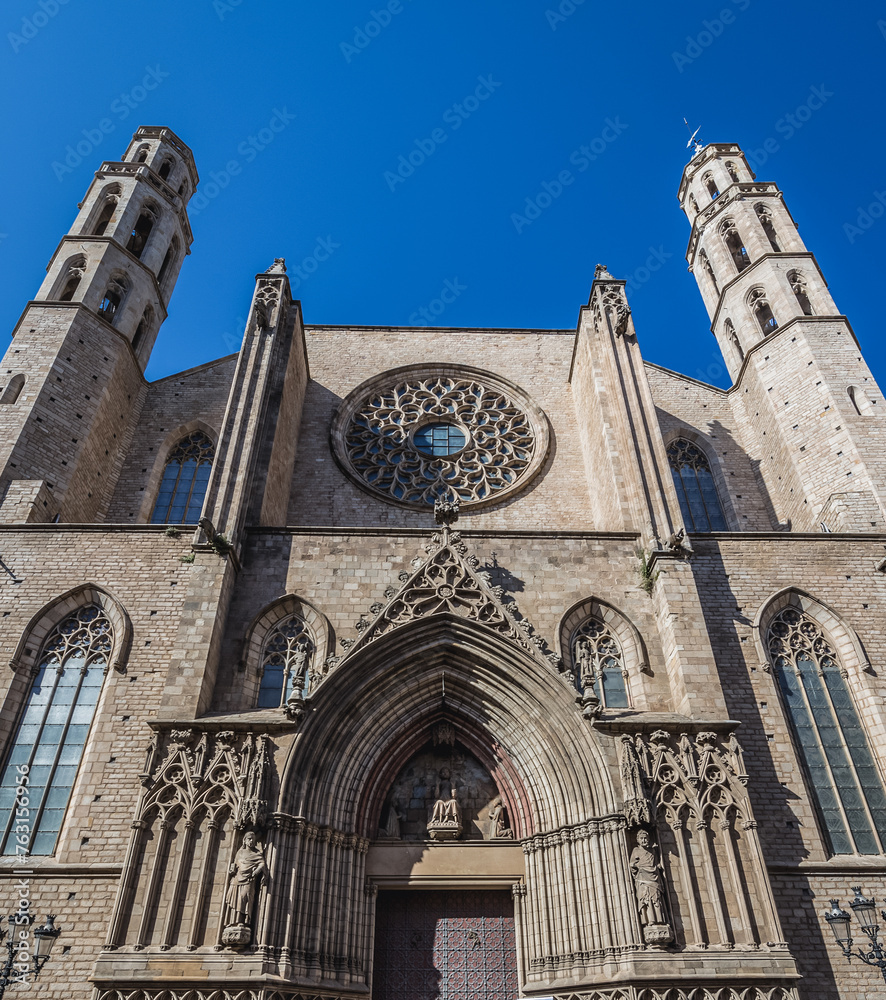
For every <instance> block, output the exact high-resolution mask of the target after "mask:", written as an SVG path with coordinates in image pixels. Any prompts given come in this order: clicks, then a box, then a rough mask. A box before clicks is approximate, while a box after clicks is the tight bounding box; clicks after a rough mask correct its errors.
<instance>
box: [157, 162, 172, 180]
mask: <svg viewBox="0 0 886 1000" xmlns="http://www.w3.org/2000/svg"><path fill="white" fill-rule="evenodd" d="M172 165H173V164H172V160H169V159H166V160H164V161H163V162H162V163H161V164H160V169H159V170H158V171H157V173H158V174H159V175H160V176H161V178H162V179H163V180H164V181H165V180H167V179H168V178H169V175H170V173H171V172H172Z"/></svg>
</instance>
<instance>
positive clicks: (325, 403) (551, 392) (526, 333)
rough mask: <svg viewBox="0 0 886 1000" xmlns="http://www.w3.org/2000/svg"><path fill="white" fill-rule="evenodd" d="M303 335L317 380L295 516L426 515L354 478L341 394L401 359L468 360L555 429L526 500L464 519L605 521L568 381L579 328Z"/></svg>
mask: <svg viewBox="0 0 886 1000" xmlns="http://www.w3.org/2000/svg"><path fill="white" fill-rule="evenodd" d="M305 336H306V341H307V353H308V365H309V371H310V377H311V381H310V382H309V383H308V388H307V393H306V396H305V406H304V412H303V417H302V425H301V431H300V435H301V440H300V445H299V454H298V456H297V457H296V463H295V472H294V475H293V489H292V497H291V500H290V506H289V516H288V523H290V524H302V525H333V524H341V525H353V526H355V527H357V526H362V525H373V526H379V525H384V526H387V527H418V526H420V525H422V524H423V523H425V517H424V515H423V514H422V513H420V512H416V511H412V510H408V509H405V508H400V507H397V506H394V505H393V504H388V503H385V502H383V501H381V500H378V499H375V498H374V497H372V496H370V495H369V494H368V493H366V492H364V491H363V490H362V489H360V488H359V487H357V486H356V485H354V484H353V483H352V482H351V480H350V479H348V478H347V476H345V475H344V474H343V473H342V472H341V470H340V469H339V467H338V466H337V465H336V462H335V460H334V458H333V457H332V454H331V451H330V448H329V429H330V425H331V423H332V417H333V414H334V413H335V410H336V408H337V407H338V405H339V404H340V402H341V400H342V399H343V398H344V397H345V396H347V395H348V393H350V392H351V391H352V390H353V389H354V388H356V387H357V386H358V385H360V384H361V383H362V382H364V381H365V380H366V379H368V378H370V377H371V376H373V375H376V374H378V373H379V372H383V371H386V370H388V369H391V368H397V367H400V366H401V365H410V364H429V365H432V364H438V363H439V364H461V365H469V366H471V367H474V368H480V369H483V370H486V371H489V372H491V373H494V374H497V375H501V376H504V377H505V378H507V379H510V380H511V381H512V382H515V383H516V384H517V385H518V386H520V387H521V388H522V389H523V390H524V391H525V392H526V393H527V394H528V395H530V396H531V397H532V398H533V399H534V400H535V401H536V403H537V404H538V405H539V406H540V407H541V408H542V409H543V410H544V411H545V413H546V414H547V416H548V419H549V420H550V421H551V428H552V431H553V435H552V443H551V449H550V452H549V457H548V461H547V462H546V463H545V465H544V466H543V468H542V470H541V471H540V473H539V475H538V476H537V477H536V479H535V480H534V481H533V483H532V484H531V485H529V486H528V487H526V488H525V489H524V490H522V491H521V492H520V493H519V500H517V499H516V497H515V498H513V499H509V500H508V501H506V502H505V503H503V504H502V505H501V506H498V507H489V508H485V509H484V510H481V511H478V512H477V513H476V514H467V516H466V519H465V520H466V521H467V520H469V521H470V525H471V527H482V528H498V527H505V526H509V527H512V526H514V517H515V516H518V517H519V519H520V525H521V526H526V527H532V528H541V529H547V528H566V529H573V528H579V527H581V528H593V527H599V526H598V525H595V524H593V515H592V511H591V506H590V503H589V500H588V494H587V489H586V480H585V467H584V461H583V458H582V454H581V447H580V444H579V438H578V433H577V424H576V419H575V415H574V409H573V405H572V399H571V392H570V387H569V384H568V381H567V379H568V375H569V365H570V361H571V356H572V343H573V338H574V334H573V333H572V331H568V332H567V331H562V330H553V331H536V330H516V331H499V330H446V329H440V330H436V329H434V330H415V329H410V330H395V329H383V328H365V327H364V328H359V327H355V328H347V329H345V328H331V327H310V326H309V327H307V328H306V329H305ZM514 504H518V505H519V506H518V507H514ZM517 511H519V514H517V513H516V512H517ZM466 526H467V525H466ZM605 527H610V526H608V525H607V526H605ZM619 527H620V526H619Z"/></svg>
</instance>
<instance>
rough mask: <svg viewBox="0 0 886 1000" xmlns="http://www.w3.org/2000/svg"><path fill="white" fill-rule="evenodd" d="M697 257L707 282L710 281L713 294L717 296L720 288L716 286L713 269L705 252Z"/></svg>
mask: <svg viewBox="0 0 886 1000" xmlns="http://www.w3.org/2000/svg"><path fill="white" fill-rule="evenodd" d="M698 256H699V260H700V261H701V267H702V270H703V271H704V273H705V274H706V275H707V276H708V281H710V283H711V285H712V286H713V289H714V294H715V295H719V294H720V286H719V285H718V284H717V279H716V278H715V277H714V269H713V267H712V266H711V262H710V260H708V255H707V253H706V251H704V250H702V251H701V252H700V253H699V255H698Z"/></svg>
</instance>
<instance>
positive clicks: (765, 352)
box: [678, 143, 886, 532]
mask: <svg viewBox="0 0 886 1000" xmlns="http://www.w3.org/2000/svg"><path fill="white" fill-rule="evenodd" d="M678 197H679V200H680V206H681V208H682V209H683V211H684V212H685V213H686V217H687V218H688V219H689V221H690V223H691V225H692V232H691V235H690V238H689V247H688V249H687V252H686V259H687V261H688V263H689V270H690V271H692V272H693V274H694V275H695V280H696V281H697V282H698V286H699V289H700V291H701V295H702V298H703V300H704V303H705V306H706V307H707V310H708V315H709V316H710V317H711V330H712V332H713V333H714V335H715V336H716V338H717V342H718V343H719V345H720V349H721V351H722V352H723V356H724V358H725V360H726V365H727V368H728V369H729V372H730V374H731V376H732V378H733V380H734V381H735V382H736V383H737V385H736V386H735V396H734V405H735V406H736V408H737V409H738V410H739V411H740V412H741V414H742V419H743V421H744V424H745V426H746V427H747V430H748V444H749V446H750V448H749V450H751V451H752V452H753V458H754V460H755V461H756V463H757V467H758V469H759V474H760V476H761V477H762V480H763V482H764V484H765V487H766V489H767V492H768V493H769V496H770V498H771V500H772V504H773V508H774V510H775V512H776V514H777V515H778V519H779V522H780V523H781V524H782V525H789V526H791V527H792V528H793V529H794V530H805V531H820V530H825V531H853V532H855V531H868V532H869V531H882V530H883V527H884V525H886V457H884V456H886V403H884V399H883V395H882V393H881V392H880V389H879V387H878V386H877V384H876V382H875V381H874V378H873V376H872V375H871V372H870V370H869V368H868V367H867V365H866V364H865V361H864V359H863V357H862V356H861V353H860V351H859V348H858V343H857V341H856V338H855V334H854V332H853V330H852V327H851V326H850V324H849V321H848V320H847V318H846V317H845V316H843V315H841V314H840V312H839V311H838V309H837V307H836V305H835V304H834V300H833V298H832V297H831V294H830V292H829V290H828V286H827V283H826V282H825V279H824V276H823V274H822V272H821V269H820V268H819V266H818V262H817V261H816V259H815V257H814V256H813V255H812V253H811V252H810V251H809V250H807V248H806V246H805V244H804V243H803V240H802V239H801V238H800V235H799V233H798V231H797V225H796V223H795V222H794V219H793V217H792V216H791V213H790V212H789V211H788V209H787V206H786V205H785V202H784V196H783V195H782V192H781V190H780V189H779V187H778V185H777V184H775V183H773V182H771V181H758V180H757V178H756V177H755V176H754V174H753V172H752V171H751V169H750V167H749V166H748V163H747V160H746V159H745V156H744V154H743V153H742V151H741V149H740V148H739V147H738V146H737V145H735V144H733V143H712V144H710V145H707V146H702V145H697V146H696V147H695V153H694V155H693V157H692V159H691V160H690V161H689V163H688V164H687V166H686V167H685V169H684V171H683V177H682V180H681V182H680V188H679V194H678Z"/></svg>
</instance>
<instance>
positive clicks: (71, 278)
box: [58, 254, 86, 302]
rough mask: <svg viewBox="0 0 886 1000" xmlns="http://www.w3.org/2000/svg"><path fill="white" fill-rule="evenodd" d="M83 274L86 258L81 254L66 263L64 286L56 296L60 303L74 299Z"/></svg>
mask: <svg viewBox="0 0 886 1000" xmlns="http://www.w3.org/2000/svg"><path fill="white" fill-rule="evenodd" d="M85 273H86V258H85V257H84V256H83V254H78V255H77V256H76V257H72V258H71V259H70V260H69V261H68V263H67V266H66V267H65V273H64V278H63V281H64V284H63V285H62V290H61V291H60V292H59V296H58V297H59V300H60V301H61V302H70V301H71V300H72V299H73V298H74V295H75V294H76V292H77V289H78V288H79V287H80V282H81V281H82V280H83V275H84V274H85Z"/></svg>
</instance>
